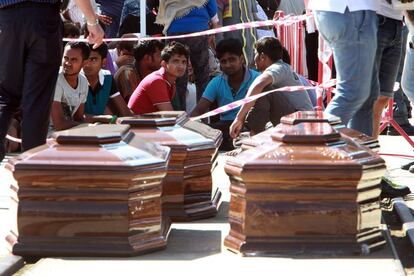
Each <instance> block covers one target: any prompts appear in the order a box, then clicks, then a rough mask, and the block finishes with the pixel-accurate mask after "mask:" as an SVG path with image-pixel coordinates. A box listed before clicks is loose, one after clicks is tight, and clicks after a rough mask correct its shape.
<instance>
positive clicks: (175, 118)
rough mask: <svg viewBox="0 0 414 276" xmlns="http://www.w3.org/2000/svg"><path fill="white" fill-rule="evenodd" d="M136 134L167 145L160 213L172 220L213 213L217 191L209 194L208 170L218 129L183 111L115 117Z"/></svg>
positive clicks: (218, 139) (218, 143) (217, 142)
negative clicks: (169, 153)
mask: <svg viewBox="0 0 414 276" xmlns="http://www.w3.org/2000/svg"><path fill="white" fill-rule="evenodd" d="M118 124H128V125H131V127H132V131H133V132H134V133H135V135H136V136H138V137H141V138H143V139H148V140H150V141H152V142H156V143H159V144H160V145H164V146H168V147H170V148H171V158H170V162H169V165H168V173H167V176H166V177H165V179H164V182H163V193H162V200H163V213H164V214H165V215H166V216H168V217H170V218H171V219H172V220H173V221H189V220H195V219H202V218H208V217H212V216H215V215H216V214H217V207H218V206H217V204H218V201H219V199H220V195H221V192H219V191H215V192H214V193H213V194H212V179H211V171H212V170H213V167H214V166H215V160H216V157H217V150H218V147H219V146H220V144H221V141H222V134H221V132H220V131H218V130H215V129H212V128H210V127H209V126H207V125H205V124H202V123H198V122H193V121H189V120H188V118H187V116H186V113H185V112H179V111H178V112H177V111H174V112H156V113H149V114H144V115H137V116H134V117H125V118H119V119H118Z"/></svg>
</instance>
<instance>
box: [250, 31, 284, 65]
mask: <svg viewBox="0 0 414 276" xmlns="http://www.w3.org/2000/svg"><path fill="white" fill-rule="evenodd" d="M254 46H255V48H256V51H257V52H258V53H259V54H260V53H263V54H265V55H266V56H268V57H269V58H270V59H271V60H272V61H273V62H276V61H278V60H279V59H281V58H282V57H283V46H282V44H281V43H280V41H279V40H278V39H277V38H274V37H271V36H265V37H262V38H261V39H259V40H258V41H256V43H255V45H254Z"/></svg>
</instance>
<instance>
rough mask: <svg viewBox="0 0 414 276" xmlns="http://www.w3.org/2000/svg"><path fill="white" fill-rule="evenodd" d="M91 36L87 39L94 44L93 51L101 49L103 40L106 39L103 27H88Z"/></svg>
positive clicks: (97, 25)
mask: <svg viewBox="0 0 414 276" xmlns="http://www.w3.org/2000/svg"><path fill="white" fill-rule="evenodd" d="M88 31H89V35H88V37H87V39H88V43H89V44H93V49H96V48H98V47H99V45H101V44H102V39H103V37H104V31H103V30H102V27H101V25H99V24H96V25H93V26H91V25H88Z"/></svg>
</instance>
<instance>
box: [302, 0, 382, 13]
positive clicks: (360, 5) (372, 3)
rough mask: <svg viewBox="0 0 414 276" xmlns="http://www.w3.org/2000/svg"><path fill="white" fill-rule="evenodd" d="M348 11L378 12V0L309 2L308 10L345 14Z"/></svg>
mask: <svg viewBox="0 0 414 276" xmlns="http://www.w3.org/2000/svg"><path fill="white" fill-rule="evenodd" d="M347 7H348V9H349V11H351V12H353V11H362V10H371V11H377V10H378V0H309V5H308V9H311V10H317V11H331V12H339V13H345V10H346V8H347Z"/></svg>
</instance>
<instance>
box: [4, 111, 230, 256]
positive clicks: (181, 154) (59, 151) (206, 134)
mask: <svg viewBox="0 0 414 276" xmlns="http://www.w3.org/2000/svg"><path fill="white" fill-rule="evenodd" d="M221 140H222V136H221V132H220V131H217V130H214V129H211V128H209V127H208V126H206V125H204V124H201V123H197V122H191V121H189V120H188V118H187V116H186V114H185V113H184V112H170V113H169V112H161V113H156V114H149V115H146V116H135V117H131V118H120V119H119V120H118V124H117V125H96V126H88V127H79V128H73V129H70V130H66V131H61V132H56V133H55V134H54V139H53V140H52V141H49V142H48V143H47V144H46V145H43V146H40V147H38V148H35V149H32V150H29V151H27V152H25V153H23V154H22V155H20V156H19V157H18V158H16V159H14V160H12V161H11V162H10V163H9V164H7V168H8V169H9V170H10V171H12V172H13V175H14V178H15V180H16V182H15V183H14V184H13V185H12V187H13V188H12V189H13V190H14V192H15V194H14V196H13V201H14V202H15V203H16V204H15V207H16V208H17V226H16V227H15V229H13V230H12V234H11V235H9V237H8V240H9V243H11V244H12V245H13V253H14V254H17V255H24V256H129V255H136V254H142V253H144V252H149V251H154V250H158V249H162V248H164V247H165V246H166V240H167V235H168V233H169V229H170V223H171V221H189V220H195V219H201V218H208V217H212V216H215V215H216V213H217V205H218V201H219V199H220V194H221V193H220V192H219V191H216V192H215V193H213V196H212V179H211V170H212V168H213V166H214V165H215V162H216V161H215V160H216V157H217V149H218V147H219V145H220V143H221Z"/></svg>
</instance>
